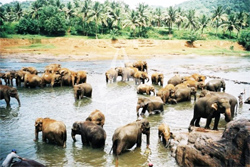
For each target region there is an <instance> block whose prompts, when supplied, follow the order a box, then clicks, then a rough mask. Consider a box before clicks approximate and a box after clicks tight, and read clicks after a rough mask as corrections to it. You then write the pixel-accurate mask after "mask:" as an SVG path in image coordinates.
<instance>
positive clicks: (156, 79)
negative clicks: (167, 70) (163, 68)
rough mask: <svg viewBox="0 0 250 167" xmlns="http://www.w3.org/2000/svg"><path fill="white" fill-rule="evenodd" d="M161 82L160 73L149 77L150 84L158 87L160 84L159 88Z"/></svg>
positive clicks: (161, 84) (161, 76)
mask: <svg viewBox="0 0 250 167" xmlns="http://www.w3.org/2000/svg"><path fill="white" fill-rule="evenodd" d="M163 80H164V75H163V74H161V73H157V72H155V73H153V74H152V75H151V81H152V84H155V85H158V84H159V83H160V86H163Z"/></svg>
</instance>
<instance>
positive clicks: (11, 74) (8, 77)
mask: <svg viewBox="0 0 250 167" xmlns="http://www.w3.org/2000/svg"><path fill="white" fill-rule="evenodd" d="M15 73H16V71H8V72H5V73H4V74H3V75H2V78H3V79H4V82H5V85H10V86H13V79H14V78H15Z"/></svg>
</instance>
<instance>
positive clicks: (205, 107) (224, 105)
mask: <svg viewBox="0 0 250 167" xmlns="http://www.w3.org/2000/svg"><path fill="white" fill-rule="evenodd" d="M222 113H224V114H225V120H226V122H229V121H231V120H232V116H231V106H230V103H229V100H228V99H225V98H221V97H218V96H215V95H206V96H205V97H202V98H199V99H198V100H197V101H196V103H195V105H194V115H193V118H192V120H191V122H190V126H194V125H195V126H197V127H199V126H200V119H201V118H207V122H206V126H205V128H206V129H210V127H209V125H210V123H211V121H212V118H215V122H214V128H213V130H218V123H219V120H220V114H222Z"/></svg>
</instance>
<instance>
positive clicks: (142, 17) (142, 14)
mask: <svg viewBox="0 0 250 167" xmlns="http://www.w3.org/2000/svg"><path fill="white" fill-rule="evenodd" d="M147 9H148V5H146V4H145V3H139V6H138V7H137V12H138V24H139V36H141V35H143V34H142V30H143V28H144V27H146V26H147V21H148V15H147V12H146V11H147Z"/></svg>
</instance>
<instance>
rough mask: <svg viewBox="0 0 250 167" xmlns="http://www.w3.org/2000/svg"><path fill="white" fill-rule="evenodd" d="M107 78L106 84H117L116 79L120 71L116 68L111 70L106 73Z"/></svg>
mask: <svg viewBox="0 0 250 167" xmlns="http://www.w3.org/2000/svg"><path fill="white" fill-rule="evenodd" d="M105 77H106V83H108V82H110V83H111V82H116V79H117V77H118V71H117V70H115V69H114V68H111V69H109V70H108V71H106V72H105Z"/></svg>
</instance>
